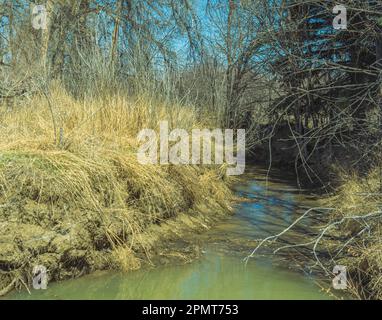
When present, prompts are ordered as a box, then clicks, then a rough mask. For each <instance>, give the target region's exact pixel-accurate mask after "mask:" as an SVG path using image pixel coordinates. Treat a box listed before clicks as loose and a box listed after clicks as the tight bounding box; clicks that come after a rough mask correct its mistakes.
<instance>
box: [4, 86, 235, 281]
mask: <svg viewBox="0 0 382 320" xmlns="http://www.w3.org/2000/svg"><path fill="white" fill-rule="evenodd" d="M0 110H1V111H0V113H1V114H0V208H1V210H0V222H3V223H5V224H9V223H10V221H13V222H16V225H17V224H19V225H26V226H30V228H31V230H34V229H33V228H32V227H33V226H38V227H42V228H43V229H44V230H45V231H46V233H47V234H48V233H49V232H53V233H54V236H53V240H52V239H50V240H51V242H50V243H49V244H47V248H45V249H41V250H43V251H44V250H45V251H44V252H48V251H49V250H51V251H52V250H53V252H58V253H59V254H61V256H60V258H59V259H61V260H60V263H61V265H68V267H67V269H70V268H72V269H73V268H79V267H78V266H79V265H80V266H83V268H85V269H86V270H85V271H91V270H93V269H97V268H101V267H97V266H96V263H95V262H94V261H95V260H97V259H98V258H96V257H99V254H96V253H99V252H100V251H102V252H103V251H104V252H105V257H106V256H108V255H107V253H109V252H114V253H112V254H111V255H110V259H111V260H113V259H114V260H119V261H117V264H119V266H120V267H121V268H123V269H134V268H136V267H137V266H138V263H137V261H139V260H137V258H135V257H133V256H134V254H136V253H137V254H138V255H139V254H140V253H142V252H143V253H144V254H146V255H148V252H149V251H150V249H151V248H152V247H153V246H155V242H156V241H159V239H160V238H161V237H162V234H161V233H165V231H164V230H166V232H167V233H169V234H171V233H174V232H178V231H179V230H181V229H182V228H170V227H165V226H166V224H167V226H169V223H170V221H171V219H174V221H176V217H181V216H182V215H181V214H183V215H184V214H186V215H187V216H189V217H190V218H191V221H192V219H194V220H198V219H199V220H198V221H203V219H207V220H208V219H209V218H208V217H209V216H210V217H216V216H219V215H220V214H225V213H226V212H227V211H229V209H230V206H229V203H230V201H231V200H232V195H231V192H230V190H229V188H228V186H227V183H226V181H225V180H226V179H225V177H224V171H225V167H224V166H221V167H220V168H218V167H209V168H206V167H198V166H171V165H169V166H161V165H142V164H140V163H139V162H138V161H137V158H136V150H137V147H138V145H137V140H136V135H137V133H138V132H139V131H140V130H141V129H142V128H157V125H158V122H159V121H160V120H162V119H164V120H168V121H169V123H170V125H173V126H174V127H178V128H185V129H191V128H194V127H202V128H203V127H208V125H212V124H207V123H201V122H199V121H198V120H197V118H196V116H195V113H194V112H193V109H192V108H191V107H185V106H174V105H166V104H165V103H161V102H156V101H153V100H150V99H144V98H129V99H127V98H126V97H123V96H121V95H115V96H106V97H104V98H101V99H98V100H94V99H88V100H86V99H85V100H83V101H76V100H75V99H73V98H72V97H71V96H70V95H68V94H67V93H66V92H65V91H64V90H63V89H62V88H61V87H60V86H56V87H54V88H52V89H51V93H50V94H49V95H48V96H47V97H45V96H44V95H41V96H36V97H34V98H33V99H32V100H30V101H24V102H23V104H20V105H19V106H17V107H16V108H15V109H13V110H7V109H6V108H4V107H1V108H0ZM192 217H194V218H192ZM182 221H183V222H184V219H183V220H182V219H178V222H179V223H180V224H181V223H182ZM194 222H195V221H194ZM202 224H203V223H202ZM155 226H163V228H161V227H159V228H153V227H155ZM193 226H194V227H195V226H200V223H199V224H198V223H194V224H193ZM184 227H185V228H188V227H192V226H187V225H184ZM16 234H17V231H15V237H16ZM163 236H164V237H166V236H165V235H163ZM28 237H29V238H34V237H35V235H34V234H33V232H32V231H31V234H30V235H25V234H24V235H22V236H21V238H22V239H21V243H24V242H25V243H27V242H28V241H29V238H28ZM67 237H70V243H69V244H67V243H66V242H65V241H67V240H65V239H67ZM57 239H61V240H62V241H63V242H62V241H61V240H60V241H61V242H60V241H59V240H57ZM64 240H65V241H64ZM23 241H24V242H23ZM55 241H56V242H57V243H55ZM51 243H53V244H54V246H53V247H49V246H52V245H51ZM62 243H65V245H64V246H65V250H66V251H65V250H64V249H62V248H61V246H62ZM21 246H23V244H22V245H21ZM48 247H49V248H48ZM1 250H2V248H1V247H0V261H2V263H3V265H4V264H5V265H7V264H8V265H7V268H10V269H11V270H13V269H12V268H16V265H17V268H19V269H18V270H19V271H20V270H24V269H25V268H27V267H28V266H29V265H30V264H31V263H32V262H33V261H34V259H37V255H36V256H32V257H30V259H29V260H28V262H27V261H25V260H22V259H24V258H20V259H21V260H22V261H21V260H20V261H19V262H20V263H18V264H16V265H12V263H13V262H12V263H11V262H10V260H12V259H11V258H9V257H2V256H1ZM20 250H21V251H22V249H20ZM74 250H75V252H74ZM63 252H65V254H64V253H63ZM89 252H90V253H89ZM21 256H22V255H21V254H20V257H21ZM23 257H24V256H23ZM16 260H17V259H16ZM106 260H107V259H106ZM127 260H129V261H127ZM12 261H13V260H12ZM109 262H110V261H109ZM115 262H116V261H113V262H110V263H109V264H113V263H115ZM20 265H21V267H20ZM23 268H24V269H23ZM52 268H53V267H52ZM81 272H82V271H81ZM78 273H80V272H78ZM59 277H61V276H57V278H59Z"/></svg>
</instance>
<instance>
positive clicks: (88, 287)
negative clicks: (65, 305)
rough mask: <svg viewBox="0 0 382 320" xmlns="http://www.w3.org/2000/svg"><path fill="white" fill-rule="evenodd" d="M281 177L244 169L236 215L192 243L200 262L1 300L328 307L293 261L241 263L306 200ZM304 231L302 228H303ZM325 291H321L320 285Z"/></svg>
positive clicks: (97, 277) (267, 258)
mask: <svg viewBox="0 0 382 320" xmlns="http://www.w3.org/2000/svg"><path fill="white" fill-rule="evenodd" d="M290 181H291V180H290V179H289V178H288V177H287V176H286V174H285V173H283V172H272V175H271V177H269V178H268V179H266V174H265V170H262V169H258V168H252V169H250V170H249V172H247V173H246V176H245V178H244V179H243V181H241V182H240V183H239V184H238V185H237V187H236V192H237V193H238V194H239V195H240V196H242V197H244V200H243V201H242V202H240V203H239V204H238V205H237V206H236V209H235V210H236V214H235V215H234V216H232V217H230V218H228V219H227V220H225V221H223V222H221V223H219V224H218V225H217V226H216V227H214V228H213V229H211V230H210V231H207V232H206V233H204V234H201V235H196V236H195V237H196V238H197V240H196V241H197V242H198V243H199V244H200V246H201V247H202V250H203V251H202V252H203V254H202V257H201V258H200V259H198V260H196V261H194V262H192V263H190V264H186V265H180V266H179V265H178V266H164V267H157V268H153V269H146V270H139V271H134V272H130V273H127V274H126V273H117V272H107V273H105V272H100V273H95V274H92V275H88V276H85V277H82V278H80V279H75V280H68V281H63V282H57V283H50V284H49V286H48V289H47V290H33V291H31V294H29V293H28V292H26V291H25V292H13V293H12V294H10V295H9V296H8V297H7V298H8V299H330V296H328V295H327V294H325V293H323V292H322V291H321V290H320V287H319V286H318V285H317V279H315V278H313V277H311V276H309V275H307V274H305V273H304V272H303V270H302V269H300V270H301V271H298V270H299V269H295V268H292V267H293V261H291V260H290V259H285V258H282V257H280V256H276V257H275V256H273V255H271V254H270V252H269V249H268V250H267V249H266V248H265V249H263V250H262V252H261V255H260V256H259V257H256V258H255V259H251V260H250V261H249V263H248V264H247V265H246V266H245V265H244V263H243V258H244V257H245V256H246V255H247V254H248V253H249V252H250V251H251V248H253V246H254V245H255V242H254V240H256V239H260V238H263V237H266V236H268V235H271V234H276V233H277V232H280V231H281V230H282V229H284V228H285V227H286V226H287V225H289V224H290V223H291V222H293V221H294V220H295V219H296V218H297V217H298V216H299V215H300V214H301V212H303V208H301V207H300V206H314V199H312V198H311V197H309V196H308V195H307V194H304V193H302V192H300V191H299V190H297V188H296V187H295V186H294V185H293V183H291V182H290ZM306 223H307V224H309V222H306ZM306 232H309V226H306V228H305V227H304V228H301V229H297V230H296V231H294V232H293V233H291V234H290V235H288V236H287V237H286V238H284V241H285V242H286V243H288V242H289V243H292V242H295V241H297V240H299V239H300V238H301V237H302V235H303V234H304V233H306ZM296 270H297V271H296ZM327 286H328V285H327Z"/></svg>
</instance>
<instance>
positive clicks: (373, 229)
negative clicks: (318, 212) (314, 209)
mask: <svg viewBox="0 0 382 320" xmlns="http://www.w3.org/2000/svg"><path fill="white" fill-rule="evenodd" d="M342 180H343V181H344V183H343V185H342V186H341V187H340V188H339V190H338V192H337V193H336V196H334V197H332V198H331V199H330V200H329V201H328V202H329V203H328V205H329V206H330V207H333V208H335V211H334V212H333V215H332V218H333V220H334V219H335V220H336V221H338V220H340V219H342V218H344V217H346V218H347V219H345V220H344V223H342V224H341V225H339V228H337V230H336V235H339V236H340V237H341V238H342V239H343V240H342V241H341V247H342V246H344V247H343V249H342V254H341V258H340V260H339V261H338V262H339V263H341V264H343V265H345V266H347V268H348V270H349V272H350V276H351V279H350V283H351V284H352V287H353V288H352V290H353V293H354V295H356V296H358V297H359V298H361V299H382V223H381V221H382V214H380V213H379V212H380V211H381V205H382V193H381V172H380V169H379V168H376V169H373V170H371V171H370V172H369V174H368V175H366V176H365V177H360V176H358V175H356V174H354V173H353V174H346V175H345V174H344V173H342ZM353 217H354V218H353ZM337 249H338V247H337Z"/></svg>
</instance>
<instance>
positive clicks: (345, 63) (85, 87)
mask: <svg viewBox="0 0 382 320" xmlns="http://www.w3.org/2000/svg"><path fill="white" fill-rule="evenodd" d="M43 2H44V5H45V6H44V10H43V12H40V13H38V12H37V13H36V12H35V15H34V16H32V17H31V16H30V12H31V10H30V9H31V7H32V5H33V3H34V2H33V1H24V0H16V1H7V0H0V36H1V37H0V56H1V57H2V61H0V62H1V64H0V103H1V109H0V110H1V115H2V118H1V122H0V134H1V137H2V141H1V142H0V147H1V156H0V168H1V175H0V177H1V181H2V184H1V186H2V188H1V192H2V193H1V197H2V198H1V199H2V200H1V201H2V202H1V206H0V212H1V216H2V217H3V220H4V221H2V223H5V225H4V226H7V225H10V224H11V223H14V222H15V221H16V223H19V222H17V221H24V220H23V219H26V220H25V221H26V222H28V223H29V222H30V221H32V220H33V224H36V226H38V228H37V229H36V230H35V233H36V235H34V236H33V237H37V238H39V236H37V234H40V233H41V234H46V233H47V230H46V229H44V228H46V226H49V227H48V229H49V230H55V229H54V228H55V227H57V221H58V220H57V219H58V218H57V214H58V212H59V213H60V214H59V216H60V217H65V221H66V222H67V223H68V225H71V223H74V222H73V221H78V220H77V219H80V218H79V217H80V216H81V213H84V212H87V215H89V217H88V218H86V219H90V221H89V223H88V224H87V226H88V227H87V228H88V229H89V233H87V234H86V235H85V237H93V238H94V239H98V237H100V240H94V241H95V242H91V243H93V244H94V246H96V248H98V247H97V246H98V244H97V243H99V246H100V248H101V249H102V248H103V246H107V245H106V243H108V245H110V244H111V245H112V246H114V245H115V243H119V241H120V240H119V239H120V238H121V237H122V238H123V237H125V238H126V239H129V240H128V241H127V243H129V247H128V249H118V250H117V251H115V252H117V253H116V255H117V256H121V255H123V254H124V253H125V254H131V252H132V251H134V250H133V249H132V248H131V247H130V246H133V247H134V245H138V244H139V243H140V247H141V248H145V246H144V245H142V243H141V242H140V240H139V239H138V238H139V237H137V236H135V237H132V235H133V234H140V231H139V232H138V231H136V230H141V229H142V228H143V226H146V225H147V224H150V222H151V223H152V224H153V225H155V224H156V222H158V219H159V220H160V219H167V218H170V217H173V216H174V215H176V214H175V213H176V212H183V211H187V209H191V210H192V211H202V210H201V209H200V207H201V206H202V207H203V206H206V209H207V210H213V211H214V212H215V213H216V212H217V211H219V210H216V209H212V208H216V206H218V207H219V208H222V209H223V208H224V209H226V208H227V207H228V204H227V200H228V199H229V196H228V194H229V191H228V189H227V187H226V185H225V181H224V179H225V178H224V166H223V168H201V167H198V168H196V167H179V168H178V167H173V166H169V167H154V166H153V167H142V166H139V165H138V164H137V162H136V160H135V158H134V156H133V155H134V152H135V149H136V147H137V144H136V141H135V138H134V137H135V136H134V135H135V134H136V133H137V132H138V130H139V129H141V128H146V127H147V128H153V127H155V126H157V122H158V121H160V120H161V119H163V120H166V121H169V122H170V123H171V124H172V125H173V126H174V127H178V128H185V129H190V128H193V127H207V128H213V127H217V128H231V129H246V133H247V149H248V150H247V151H248V155H249V156H250V157H251V159H252V161H253V162H257V163H262V164H265V165H267V166H268V167H272V166H277V167H283V168H286V170H290V171H293V172H294V173H295V174H296V177H297V181H298V183H299V185H300V186H305V185H310V186H314V187H315V188H318V189H319V191H320V194H321V196H322V197H323V198H324V201H323V205H322V207H323V208H325V209H324V210H311V211H310V212H309V213H310V214H315V215H316V216H317V217H318V218H319V219H318V220H319V221H320V223H318V225H317V229H318V232H317V234H316V236H317V237H318V238H317V237H316V238H315V241H317V240H319V244H320V250H315V249H318V247H317V246H318V245H317V246H316V247H314V244H315V243H316V242H315V241H313V240H311V241H310V244H309V245H307V246H306V247H308V248H309V250H310V252H311V256H312V257H313V259H314V261H316V262H319V263H318V266H319V269H321V270H322V271H324V272H325V273H328V274H329V275H330V273H331V270H332V268H333V266H334V265H337V264H339V263H344V264H345V265H347V266H348V268H349V270H350V273H349V279H351V281H352V283H354V289H355V290H354V293H355V295H356V296H358V297H361V298H381V292H382V282H381V281H380V278H379V274H380V273H381V270H382V263H381V255H382V251H381V237H380V228H381V224H380V221H381V219H380V215H379V212H378V210H379V207H380V192H381V191H380V190H381V185H382V184H381V179H380V176H381V174H380V167H381V157H380V155H381V141H382V138H381V137H382V135H381V132H382V131H381V119H382V115H381V110H382V108H381V60H382V38H381V34H382V22H381V18H382V17H381V13H382V8H381V4H380V2H379V1H372V0H370V1H365V0H351V1H347V3H346V4H345V9H346V12H345V11H344V8H343V7H342V9H341V10H340V11H341V12H339V11H337V13H333V9H334V4H333V3H332V2H331V1H324V0H312V1H289V0H288V1H286V0H279V1H268V0H252V1H244V0H241V1H239V0H225V1H217V0H216V1H215V0H200V1H188V0H181V1H175V0H163V1H153V0H140V1H123V0H121V1H119V0H105V1H93V0H82V1H76V2H72V1H58V0H57V1H56V0H46V1H43ZM32 12H33V10H32ZM340 13H341V14H344V15H345V16H346V20H345V19H342V20H341V23H342V24H344V23H345V22H346V25H343V28H342V29H338V28H334V25H333V21H334V19H335V17H336V16H337V15H338V14H340ZM44 14H46V16H47V17H48V18H49V19H48V20H46V24H44V22H45V20H44ZM337 22H338V21H337ZM163 190H166V192H163ZM52 204H54V206H52ZM127 204H128V205H127ZM28 206H30V207H28ZM36 206H37V207H36ZM16 208H17V209H16ZM120 209H121V210H120ZM199 209H200V210H199ZM124 210H125V211H126V212H128V217H129V218H126V217H125V216H124V215H123V214H122V213H121V212H124ZM33 212H36V215H34V216H33V214H32V216H33V217H34V218H31V213H33ZM100 212H103V213H102V215H101V216H100ZM105 212H114V213H115V217H114V218H113V219H117V220H118V219H119V220H121V219H122V220H121V221H122V226H121V225H120V224H119V223H117V222H115V221H117V220H115V221H114V222H113V221H109V220H108V219H111V218H110V217H109V215H105ZM219 212H220V211H219ZM120 213H121V214H122V215H123V217H121V216H119V214H120ZM143 215H144V218H140V217H143ZM37 217H38V218H37ZM48 217H49V218H48ZM100 217H102V219H101V220H99V219H100ZM106 217H108V218H106ZM46 219H48V220H49V221H46ZM60 219H61V218H60ZM103 219H106V220H105V221H104V220H103ZM126 219H127V220H126ZM36 221H40V222H36ZM129 221H130V223H129ZM74 224H76V223H74ZM59 226H60V227H57V228H58V229H60V230H61V229H62V230H71V228H70V227H63V226H61V224H59ZM106 226H110V228H111V229H110V230H114V229H115V228H117V229H116V230H114V231H112V233H109V231H107V230H109V229H108V228H109V227H106ZM41 228H42V229H41ZM105 228H106V229H105ZM10 230H11V229H10ZM12 230H14V229H12ZM20 230H21V228H20ZM62 230H61V231H57V232H58V233H60V232H61V233H60V234H61V236H65V235H66V233H65V232H69V231H62ZM99 230H103V231H102V232H101V231H99ZM54 232H56V231H54ZM94 232H96V233H97V234H95V233H94ZM99 232H100V233H101V234H98V233H99ZM322 232H323V233H322ZM3 234H5V237H6V236H9V237H11V238H10V240H4V241H0V243H1V245H2V246H3V245H4V248H5V249H4V251H3V252H5V254H4V255H3V256H5V257H8V258H9V257H12V254H8V253H7V252H19V251H20V250H21V249H20V250H19V249H17V250H19V251H17V250H16V249H14V248H16V247H17V248H23V246H24V245H25V241H24V240H21V241H19V240H17V239H18V238H14V233H13V231H7V232H5V233H3ZM127 234H130V235H131V236H130V238H129V237H127V236H126V235H127ZM320 235H322V236H321V237H320ZM106 238H107V239H108V241H107V242H106V240H105V239H106ZM125 238H123V239H125ZM133 238H134V241H133ZM333 240H334V241H333ZM98 241H99V242H98ZM129 241H130V242H129ZM122 242H123V241H122ZM132 243H133V244H132ZM7 248H8V249H7ZM77 249H78V250H84V249H83V248H77ZM7 250H10V251H7ZM15 250H16V251H15ZM33 250H34V249H33ZM33 250H32V251H33ZM39 250H40V249H39ZM39 250H37V251H36V250H34V251H33V252H34V253H33V254H34V255H35V256H38V252H39ZM41 250H43V249H41ZM44 250H45V249H44ZM97 250H98V249H95V251H94V250H93V251H94V252H97ZM143 251H144V250H143ZM20 252H28V250H25V249H22V250H21V251H20ZM44 252H46V251H44ZM333 252H335V253H334V255H333ZM84 254H85V253H84V252H82V253H81V252H77V251H76V252H74V253H72V255H73V257H72V256H70V257H68V258H66V257H65V259H64V261H72V262H68V266H69V267H68V268H69V269H70V268H74V266H75V265H86V263H88V262H86V263H85V262H84ZM76 257H77V258H76ZM90 257H91V258H89V259H93V260H94V259H96V258H95V257H94V256H91V255H90ZM50 259H51V258H50ZM57 259H58V258H57ZM60 259H61V258H59V259H58V261H61V260H60ZM66 259H69V260H66ZM76 259H78V260H76ZM16 260H17V259H16ZM85 260H86V259H85ZM17 261H29V256H25V257H24V258H23V259H21V260H17ZM73 261H74V262H73ZM76 261H77V262H78V263H77V262H76ZM87 261H88V260H87ZM89 261H90V260H89ZM132 261H133V260H132ZM60 263H62V262H60ZM11 265H12V264H10V262H7V263H4V262H1V263H0V266H1V268H2V269H1V270H2V271H3V272H6V274H7V275H6V277H8V278H7V281H5V283H9V282H11V281H12V279H13V278H12V276H8V274H10V272H11V273H12V272H13V271H14V270H18V269H17V268H16V267H9V266H11ZM132 265H137V263H132ZM80 269H81V268H80ZM81 270H82V269H81ZM75 273H76V274H80V271H78V272H77V271H76V272H75ZM326 276H327V275H326ZM330 276H332V275H330Z"/></svg>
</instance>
